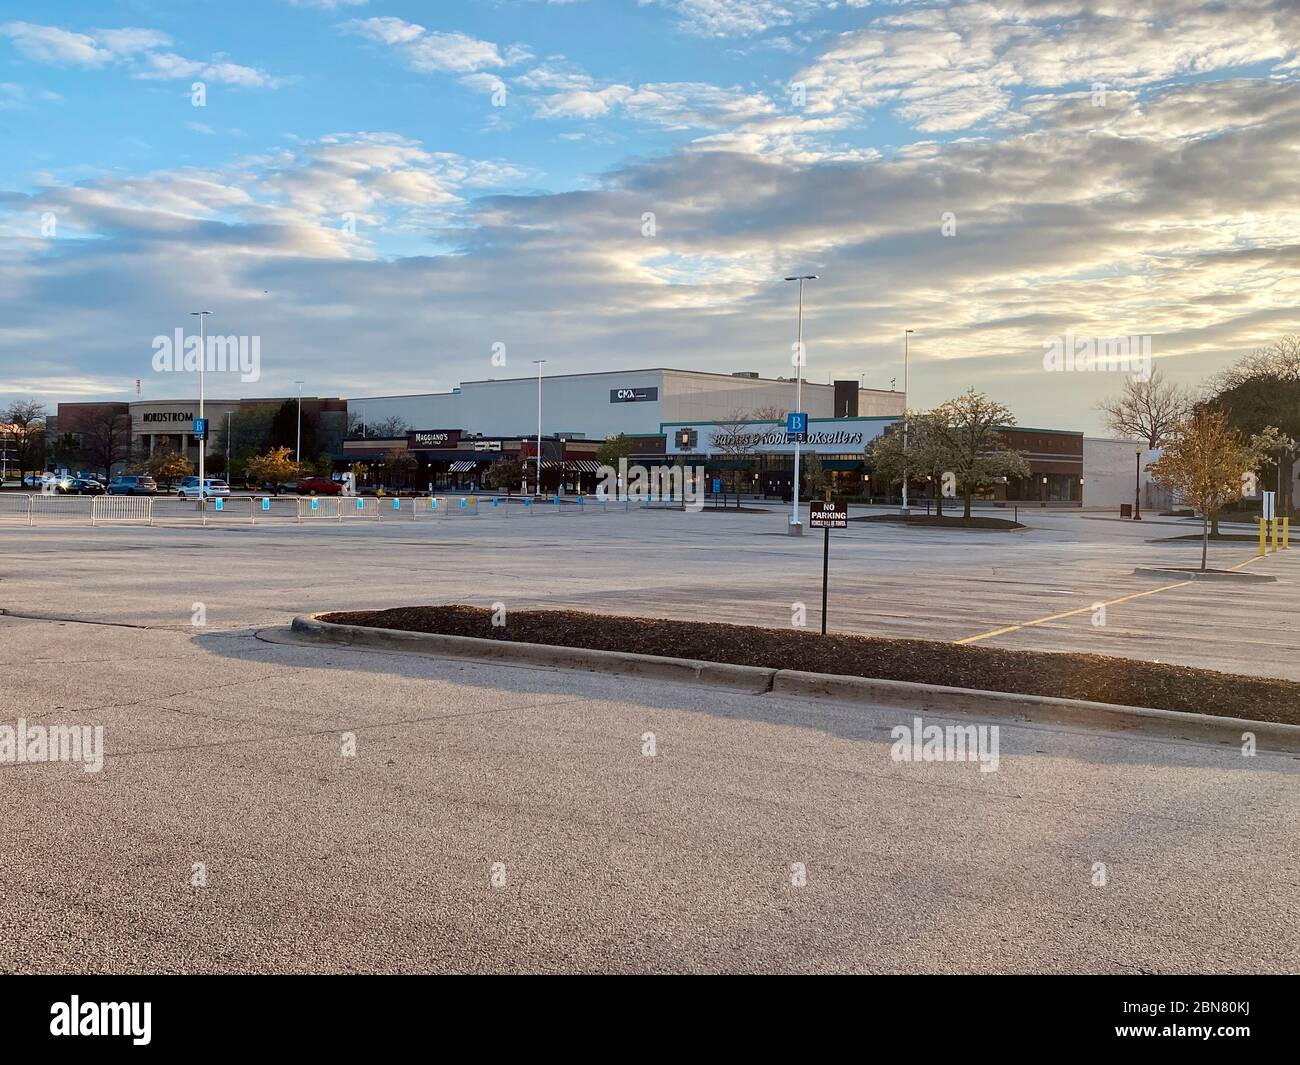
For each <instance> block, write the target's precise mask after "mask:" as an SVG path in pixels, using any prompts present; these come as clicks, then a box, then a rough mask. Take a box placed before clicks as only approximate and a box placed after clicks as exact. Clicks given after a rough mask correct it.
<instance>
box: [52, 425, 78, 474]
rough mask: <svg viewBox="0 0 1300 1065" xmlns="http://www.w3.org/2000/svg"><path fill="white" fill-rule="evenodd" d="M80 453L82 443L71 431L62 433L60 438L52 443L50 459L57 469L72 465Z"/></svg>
mask: <svg viewBox="0 0 1300 1065" xmlns="http://www.w3.org/2000/svg"><path fill="white" fill-rule="evenodd" d="M80 454H81V445H80V444H78V443H77V438H76V437H75V436H73V435H72V434H71V433H61V434H60V435H59V437H58V439H56V440H54V441H52V442H51V443H50V461H52V462H53V463H54V466H55V468H56V469H64V468H65V467H70V466H72V465H73V464H75V463H76V461H77V457H78V456H79V455H80Z"/></svg>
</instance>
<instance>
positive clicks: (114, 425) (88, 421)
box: [77, 409, 131, 481]
mask: <svg viewBox="0 0 1300 1065" xmlns="http://www.w3.org/2000/svg"><path fill="white" fill-rule="evenodd" d="M77 431H78V434H79V435H80V437H81V449H80V454H81V459H82V461H83V462H85V463H86V465H88V466H89V467H91V468H92V469H95V470H103V471H104V477H105V478H106V479H107V480H110V481H111V480H112V479H113V467H114V466H118V465H120V464H122V463H124V462H126V461H127V460H128V459H129V458H130V457H131V416H130V415H129V414H123V413H122V412H121V411H112V410H107V409H101V410H98V411H95V412H94V413H93V414H91V415H89V416H88V417H86V418H85V419H83V420H82V421H81V422H80V423H79V424H78V429H77Z"/></svg>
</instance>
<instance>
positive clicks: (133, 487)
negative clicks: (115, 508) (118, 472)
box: [108, 477, 158, 496]
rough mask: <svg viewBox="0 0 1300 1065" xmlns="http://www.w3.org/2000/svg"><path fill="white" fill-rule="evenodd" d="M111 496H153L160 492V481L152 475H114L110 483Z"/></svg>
mask: <svg viewBox="0 0 1300 1065" xmlns="http://www.w3.org/2000/svg"><path fill="white" fill-rule="evenodd" d="M108 494H109V495H111V496H152V495H157V494H158V482H157V481H155V480H154V479H153V478H152V477H114V478H113V480H112V481H110V482H109V485H108Z"/></svg>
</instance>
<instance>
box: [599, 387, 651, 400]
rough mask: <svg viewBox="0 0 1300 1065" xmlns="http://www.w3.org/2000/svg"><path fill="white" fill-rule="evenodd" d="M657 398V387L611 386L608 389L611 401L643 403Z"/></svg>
mask: <svg viewBox="0 0 1300 1065" xmlns="http://www.w3.org/2000/svg"><path fill="white" fill-rule="evenodd" d="M658 398H659V389H658V388H611V389H610V390H609V401H610V402H611V403H644V402H651V401H654V400H657V399H658Z"/></svg>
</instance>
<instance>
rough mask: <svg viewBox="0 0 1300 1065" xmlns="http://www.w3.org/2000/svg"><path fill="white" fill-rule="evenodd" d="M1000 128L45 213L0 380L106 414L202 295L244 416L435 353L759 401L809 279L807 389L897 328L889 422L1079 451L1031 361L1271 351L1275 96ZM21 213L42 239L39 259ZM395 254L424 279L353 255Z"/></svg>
mask: <svg viewBox="0 0 1300 1065" xmlns="http://www.w3.org/2000/svg"><path fill="white" fill-rule="evenodd" d="M550 84H552V85H553V86H556V87H567V88H570V89H571V88H573V85H572V83H570V82H567V81H566V80H565V77H563V76H560V75H556V76H555V77H554V78H553V79H551V81H550ZM640 91H643V90H642V89H638V90H634V92H640ZM1210 97H1213V98H1214V103H1213V106H1209V105H1208V101H1209V99H1210ZM630 98H631V97H625V98H624V100H623V101H621V102H620V103H619V104H618V106H620V107H624V106H626V104H627V100H628V99H630ZM647 106H650V105H647ZM654 106H660V105H659V104H658V103H656V104H655V105H654ZM676 106H677V105H676V103H675V102H674V103H673V105H672V108H671V109H675V108H676ZM1027 110H1028V111H1029V112H1030V113H1031V114H1032V121H1033V128H1032V129H1029V130H1025V131H1012V132H1009V133H1007V134H1005V135H1004V136H1002V137H1001V138H1000V139H997V140H992V139H983V140H965V141H958V142H954V143H947V144H944V143H939V142H933V141H931V142H921V143H918V144H915V145H912V146H910V147H909V148H908V149H907V150H905V151H899V152H897V153H895V154H894V155H893V156H892V157H890V158H856V159H855V158H847V157H846V158H840V159H835V160H827V159H818V158H813V159H809V160H808V161H805V162H798V161H792V160H790V159H788V158H777V157H770V156H765V155H758V154H753V153H749V152H742V151H734V150H727V148H726V147H725V146H724V145H721V144H717V143H714V144H711V145H709V146H708V147H709V148H710V150H701V148H700V147H698V146H697V147H691V148H688V149H685V150H679V151H677V152H675V153H672V154H671V155H667V156H664V157H661V158H655V159H645V160H637V161H633V162H629V163H627V164H625V165H624V166H622V167H619V168H617V169H615V170H614V171H612V172H610V173H609V174H607V175H606V176H605V177H604V178H603V179H602V180H601V181H600V182H599V184H598V185H597V186H596V187H594V188H591V189H586V190H581V191H568V192H564V193H559V194H536V195H501V194H493V193H489V194H487V195H480V196H478V197H477V198H475V197H474V196H473V195H472V190H474V189H475V188H478V189H480V190H481V189H484V188H490V185H491V183H492V182H493V181H506V182H509V181H518V180H519V179H520V177H521V176H522V175H520V174H519V173H518V172H517V171H510V170H508V169H507V170H505V171H502V170H501V169H500V164H495V163H486V162H476V161H473V160H468V159H465V158H463V157H460V156H456V155H449V154H446V153H440V152H437V151H433V150H430V149H429V148H427V147H425V146H424V145H421V144H420V143H418V142H416V141H413V140H411V139H409V138H405V137H401V136H399V135H396V134H391V133H367V134H348V135H338V136H334V137H327V138H322V139H321V140H318V141H315V142H312V143H310V144H304V145H299V146H296V147H294V148H293V149H292V150H286V151H282V152H274V153H269V154H265V155H261V156H255V157H249V158H244V159H236V160H233V161H232V162H231V164H230V165H228V166H226V167H223V168H222V169H220V170H207V171H203V170H186V171H180V172H175V173H167V174H160V175H151V176H144V177H140V178H114V179H106V180H102V181H99V182H93V183H86V184H82V185H77V186H52V187H49V188H46V189H42V190H39V191H38V192H37V193H36V194H35V195H33V196H32V197H30V198H17V199H11V200H10V202H9V203H8V209H7V210H6V211H5V212H4V217H5V224H6V225H7V227H8V229H9V230H10V231H11V232H13V233H19V234H25V235H24V236H22V239H20V240H19V241H17V251H16V252H15V254H13V255H12V256H10V257H9V258H7V259H4V260H0V319H2V320H4V321H6V322H7V323H9V324H8V326H7V328H8V329H9V330H11V332H10V333H7V334H6V333H0V361H7V360H11V359H12V360H14V363H15V364H19V363H20V362H21V360H23V359H27V358H30V352H31V347H32V346H31V337H32V336H33V335H39V336H40V337H42V344H41V347H42V350H43V351H49V352H52V353H55V354H52V355H51V360H52V363H53V364H52V365H51V366H50V367H49V369H50V376H51V377H63V378H68V379H73V378H78V377H79V376H80V377H86V376H87V375H90V376H94V377H95V378H96V379H97V380H99V381H100V382H101V383H102V384H103V385H104V386H105V388H107V386H108V385H109V384H110V383H111V382H112V381H114V380H116V381H118V382H119V383H120V384H119V385H116V386H114V387H126V385H125V384H122V383H125V382H129V381H130V380H132V379H134V377H136V376H140V375H141V372H142V367H144V366H146V361H145V360H147V356H148V352H149V348H148V338H149V337H152V336H153V335H155V334H156V333H158V332H160V331H166V330H167V329H170V328H174V327H175V324H176V322H174V321H172V318H173V317H175V315H174V314H173V311H176V313H177V314H178V313H179V311H177V310H176V309H177V308H184V307H185V306H187V305H188V303H187V301H188V302H192V298H193V294H194V292H196V291H201V292H203V293H204V295H205V298H210V300H211V302H213V304H214V305H215V306H217V307H218V309H219V310H220V312H221V314H222V316H223V323H230V324H229V326H228V328H230V329H231V330H232V331H235V332H248V333H257V334H258V335H261V336H262V337H263V351H264V364H265V368H266V373H267V385H266V387H267V390H269V391H274V390H275V388H277V387H280V383H283V384H286V385H287V383H288V382H290V381H291V380H292V379H293V378H294V377H295V376H301V375H302V371H303V368H304V367H305V366H307V365H311V366H312V367H313V370H312V373H313V379H314V380H315V381H317V382H318V384H317V385H315V386H314V387H316V388H317V390H318V391H338V392H341V393H344V394H348V393H350V394H353V395H356V394H364V393H367V392H368V393H371V394H374V393H376V392H401V391H414V390H417V389H419V388H421V387H424V384H425V382H427V380H428V376H429V372H430V370H429V366H430V364H429V351H430V347H429V338H431V337H434V338H437V342H436V348H435V351H436V353H437V354H436V376H437V377H438V379H439V381H440V382H448V383H454V382H455V381H456V380H459V379H461V378H470V377H482V376H486V375H488V374H489V373H490V372H491V371H490V369H489V367H488V364H487V362H486V360H487V358H488V357H489V355H490V352H491V344H492V343H493V342H495V341H498V340H500V341H503V342H505V343H506V344H507V346H508V350H509V351H510V352H511V354H512V357H514V356H515V353H516V352H526V353H527V355H528V357H530V358H549V359H553V360H555V363H556V365H557V366H563V367H564V368H565V370H567V371H578V370H589V369H598V368H608V367H609V366H610V365H611V363H610V362H609V359H610V356H609V354H608V353H609V352H611V351H616V352H622V353H623V355H621V356H620V357H619V359H618V360H617V364H618V365H624V364H627V363H630V362H632V361H635V362H642V363H647V364H649V363H659V362H662V363H664V364H666V365H681V364H683V363H686V364H689V365H701V366H708V367H709V368H711V369H718V370H728V369H735V370H743V369H758V370H762V371H764V372H767V373H772V374H775V373H777V372H779V371H780V368H781V367H783V365H784V359H785V358H786V357H787V354H788V343H789V337H788V334H789V332H790V330H791V328H792V317H791V316H792V308H791V306H790V303H789V293H788V292H786V291H784V290H783V289H782V287H781V285H780V282H779V280H778V279H779V278H780V277H781V276H782V274H783V273H787V272H790V271H792V270H794V269H796V268H798V269H800V270H804V269H807V270H809V271H810V272H815V273H818V274H820V275H821V280H820V281H818V282H817V283H816V285H815V286H814V287H813V288H812V290H811V291H810V292H809V293H808V297H809V298H808V306H807V308H806V309H807V316H806V319H805V327H806V330H807V336H808V342H809V359H810V371H811V372H812V373H814V374H815V375H816V376H817V377H818V379H824V378H823V377H822V375H824V374H830V375H833V376H854V377H856V376H857V374H858V373H859V372H860V371H865V372H866V375H867V383H868V384H869V385H875V386H877V387H887V386H888V379H889V377H891V376H897V374H898V369H897V366H896V362H897V355H898V353H897V351H896V348H897V346H898V345H897V337H898V335H899V333H900V331H901V329H902V328H903V327H904V326H906V327H908V328H914V329H915V330H916V333H915V335H914V340H915V341H916V344H915V347H914V349H913V353H914V355H915V356H916V359H917V362H916V363H915V364H914V366H913V370H914V371H915V374H914V382H913V384H914V391H915V393H916V402H917V403H919V404H921V405H927V404H933V403H936V402H939V401H940V400H942V399H944V398H947V397H948V396H949V395H951V394H955V393H957V392H960V391H961V390H963V389H964V388H965V387H967V386H968V385H971V384H974V385H976V386H977V387H980V388H983V389H985V390H987V391H989V392H991V393H992V394H994V395H996V396H998V398H1000V399H1002V400H1004V401H1006V402H1008V403H1009V404H1010V405H1011V406H1012V407H1013V408H1014V409H1015V410H1016V412H1017V414H1018V415H1019V416H1020V418H1021V420H1022V421H1024V422H1027V423H1029V424H1033V423H1035V422H1042V423H1045V424H1049V425H1064V426H1067V427H1068V426H1071V425H1074V426H1077V427H1080V428H1093V429H1095V428H1097V426H1095V425H1092V424H1091V423H1089V422H1088V421H1087V419H1088V418H1089V417H1090V415H1088V414H1087V413H1086V408H1087V406H1088V404H1090V403H1091V402H1092V401H1093V400H1094V399H1096V398H1100V396H1101V395H1103V394H1105V392H1106V391H1107V390H1108V389H1109V390H1112V391H1113V389H1114V381H1112V380H1110V379H1109V378H1108V377H1107V376H1106V375H1093V376H1091V377H1089V378H1088V379H1086V380H1083V379H1081V375H1074V376H1072V377H1070V378H1069V379H1068V380H1067V379H1065V378H1066V375H1055V376H1053V375H1044V373H1043V371H1042V368H1041V358H1042V350H1043V349H1042V340H1043V337H1045V336H1049V335H1054V334H1059V333H1063V332H1064V331H1066V330H1067V329H1072V330H1074V331H1075V332H1076V333H1080V334H1082V333H1085V332H1086V333H1092V334H1097V335H1117V334H1128V333H1138V334H1151V335H1153V336H1154V338H1155V343H1154V348H1155V354H1156V357H1157V359H1158V360H1161V361H1162V362H1163V364H1164V365H1165V366H1166V367H1167V368H1170V370H1171V373H1172V374H1173V376H1174V377H1175V378H1176V379H1180V380H1184V381H1194V380H1196V379H1197V378H1198V377H1199V376H1203V375H1204V373H1205V372H1208V371H1209V370H1211V369H1213V368H1215V366H1217V365H1219V364H1221V363H1222V362H1223V361H1224V360H1226V359H1227V358H1229V357H1231V356H1232V355H1233V354H1235V353H1236V352H1239V351H1241V350H1247V349H1249V348H1251V347H1253V346H1256V345H1258V344H1260V343H1263V342H1265V341H1266V340H1268V339H1269V338H1270V337H1271V336H1272V335H1274V334H1276V333H1280V332H1286V331H1290V330H1293V329H1295V328H1296V325H1297V323H1296V321H1295V311H1294V307H1295V306H1296V303H1297V299H1300V282H1297V281H1296V280H1295V278H1296V277H1297V276H1300V275H1297V273H1296V270H1295V267H1296V265H1297V263H1298V262H1300V243H1298V242H1297V241H1296V239H1295V236H1294V234H1295V233H1296V232H1297V229H1298V228H1300V207H1297V206H1296V205H1297V204H1300V171H1297V170H1296V168H1295V167H1294V166H1293V165H1292V162H1291V152H1290V146H1291V145H1293V144H1294V143H1296V142H1297V137H1300V85H1296V84H1292V83H1286V82H1270V81H1261V80H1259V79H1231V80H1227V81H1222V82H1219V83H1216V85H1215V86H1214V88H1213V90H1211V88H1210V87H1209V86H1207V85H1205V84H1202V83H1190V84H1187V85H1172V86H1167V87H1163V88H1161V89H1159V90H1158V91H1153V92H1149V93H1147V94H1144V95H1142V96H1139V95H1137V94H1135V93H1128V94H1117V95H1116V96H1114V97H1111V98H1110V99H1109V100H1108V102H1107V105H1106V106H1105V107H1104V108H1094V107H1093V105H1092V104H1091V102H1090V101H1087V100H1085V99H1082V98H1078V97H1076V96H1066V97H1062V98H1057V99H1052V98H1048V97H1042V98H1041V99H1040V101H1039V102H1038V103H1036V104H1035V105H1034V106H1033V107H1031V108H1027ZM1198 116H1199V117H1198ZM1089 117H1093V119H1094V121H1092V122H1091V123H1090V122H1088V121H1087V119H1088V118H1089ZM1243 161H1248V165H1246V164H1245V163H1244V162H1243ZM44 211H53V212H54V213H55V214H56V215H57V216H58V217H59V219H60V227H61V230H60V231H61V232H65V230H66V234H67V238H68V239H66V240H65V239H64V238H63V237H60V238H59V239H58V240H38V239H37V238H36V236H35V233H36V232H37V231H38V227H37V226H36V220H37V219H38V218H39V216H40V214H41V213H42V212H44ZM646 212H652V213H653V214H654V215H655V217H656V235H655V236H654V237H653V238H647V237H645V236H642V232H641V219H642V217H643V215H644V214H645V213H646ZM945 212H951V213H952V214H953V216H954V217H955V219H956V226H957V232H956V235H955V236H951V237H946V236H943V235H942V233H941V229H940V221H941V216H942V215H943V214H944V213H945ZM347 213H350V214H351V215H353V217H354V219H355V221H356V235H355V236H353V235H351V234H349V233H348V232H347V231H346V229H345V228H344V226H343V224H342V220H343V217H344V215H345V214H347ZM81 235H85V236H93V237H94V238H95V239H94V240H78V239H77V237H78V236H81ZM394 236H401V237H403V239H407V238H409V239H421V240H423V242H424V244H423V250H420V251H417V252H415V253H411V252H409V251H408V252H407V253H404V254H403V255H400V256H391V255H389V256H386V255H381V254H379V247H380V246H381V245H382V244H383V242H384V241H385V240H386V239H392V238H393V237H394ZM267 293H269V295H267ZM236 325H237V326H238V328H236ZM33 331H34V332H33ZM377 356H381V357H377ZM519 357H521V358H522V357H523V356H519ZM508 369H513V367H510V368H508ZM521 371H526V367H521ZM146 372H147V371H146ZM1058 377H1059V378H1060V379H1058ZM168 384H169V385H171V384H173V383H172V382H168ZM187 387H189V385H188V383H187V382H176V383H174V388H175V389H179V390H180V391H181V392H183V391H184V390H185V389H186V388H187ZM177 394H179V393H177ZM1062 410H1070V411H1072V412H1073V413H1071V414H1068V415H1063V414H1062V413H1061V412H1062Z"/></svg>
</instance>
